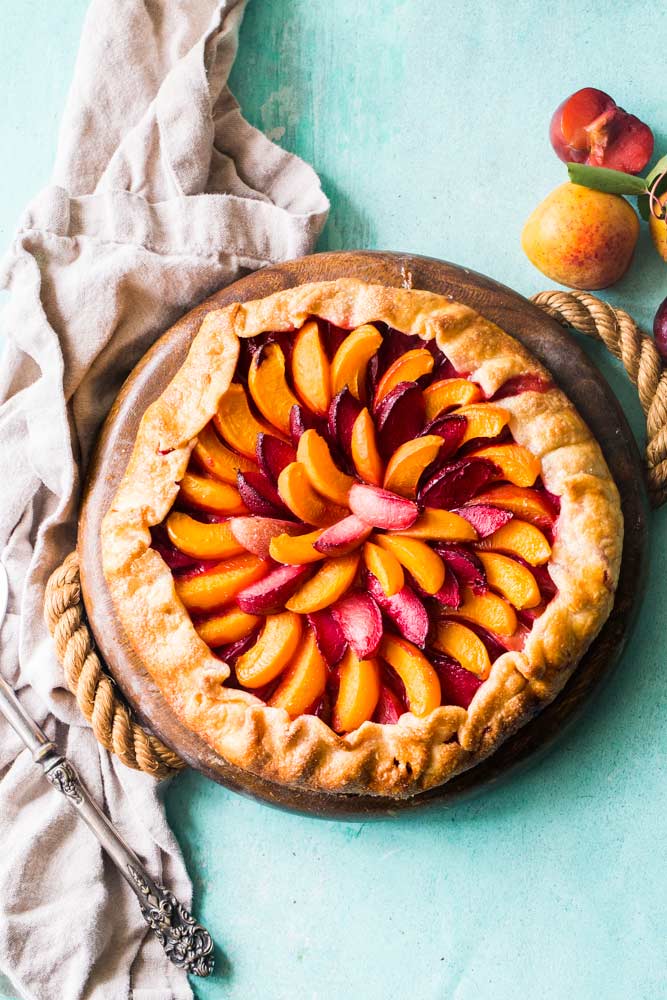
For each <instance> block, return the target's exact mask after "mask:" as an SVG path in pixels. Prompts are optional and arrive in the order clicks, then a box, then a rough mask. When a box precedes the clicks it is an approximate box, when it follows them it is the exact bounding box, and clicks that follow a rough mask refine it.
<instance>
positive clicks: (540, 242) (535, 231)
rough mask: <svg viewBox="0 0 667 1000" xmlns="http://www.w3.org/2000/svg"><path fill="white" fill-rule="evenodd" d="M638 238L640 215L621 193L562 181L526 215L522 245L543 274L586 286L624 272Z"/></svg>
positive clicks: (604, 283)
mask: <svg viewBox="0 0 667 1000" xmlns="http://www.w3.org/2000/svg"><path fill="white" fill-rule="evenodd" d="M638 237H639V219H638V217H637V214H636V212H635V211H634V209H632V208H631V207H630V205H629V204H628V202H627V201H625V199H624V198H621V197H619V196H618V195H615V194H606V193H605V192H602V191H593V190H592V189H591V188H587V187H583V186H582V185H579V184H570V183H565V184H561V185H560V187H557V188H556V189H555V190H554V191H552V192H551V194H550V195H547V197H546V198H545V199H544V201H543V202H541V204H539V205H538V206H537V208H536V209H535V211H534V212H533V214H532V215H531V216H530V217H529V218H528V221H527V222H526V225H525V226H524V229H523V233H522V234H521V244H522V246H523V249H524V251H525V253H526V255H527V257H528V258H529V260H530V261H531V262H532V263H533V264H534V265H535V267H537V268H538V269H539V270H540V271H542V273H543V274H546V276H547V277H548V278H551V279H553V280H554V281H558V282H560V284H562V285H569V286H570V287H571V288H586V289H591V288H607V287H608V286H609V285H613V284H614V282H615V281H618V279H619V278H620V277H622V275H624V274H625V272H626V271H627V269H628V267H629V265H630V261H631V259H632V254H633V252H634V249H635V245H636V243H637V239H638Z"/></svg>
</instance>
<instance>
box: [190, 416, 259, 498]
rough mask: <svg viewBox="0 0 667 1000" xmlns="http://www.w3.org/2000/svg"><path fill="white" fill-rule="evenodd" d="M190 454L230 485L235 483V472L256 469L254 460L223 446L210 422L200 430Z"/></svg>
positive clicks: (208, 470)
mask: <svg viewBox="0 0 667 1000" xmlns="http://www.w3.org/2000/svg"><path fill="white" fill-rule="evenodd" d="M192 454H193V455H194V456H195V458H196V460H197V462H198V463H199V465H200V466H201V468H202V469H205V470H206V472H210V474H211V475H212V476H215V478H216V479H220V480H221V481H222V482H223V483H231V485H232V486H235V485H236V474H237V472H252V471H257V466H256V465H255V463H254V462H251V461H250V459H248V458H245V457H244V456H243V455H237V454H236V452H234V451H230V450H229V448H226V447H225V446H224V444H223V443H222V441H221V440H220V438H219V437H218V435H217V434H216V433H215V430H214V429H213V427H212V426H211V424H207V425H206V427H203V428H202V429H201V430H200V432H199V434H198V435H197V443H196V444H195V446H194V449H193V452H192Z"/></svg>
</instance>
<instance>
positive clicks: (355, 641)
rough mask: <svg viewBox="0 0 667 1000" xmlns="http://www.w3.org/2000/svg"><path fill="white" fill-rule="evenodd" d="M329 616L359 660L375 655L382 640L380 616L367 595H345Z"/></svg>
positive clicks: (373, 602) (355, 593)
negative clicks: (336, 624) (331, 616)
mask: <svg viewBox="0 0 667 1000" xmlns="http://www.w3.org/2000/svg"><path fill="white" fill-rule="evenodd" d="M331 614H332V615H333V618H334V620H335V621H336V622H337V623H338V626H339V627H340V630H341V632H342V633H343V635H344V636H345V639H346V640H347V642H348V643H349V644H350V646H351V647H352V649H353V650H354V652H355V653H356V655H357V656H358V657H359V659H360V660H365V659H367V658H368V657H369V656H373V655H374V654H375V652H376V651H377V648H378V646H379V645H380V640H381V639H382V615H381V614H380V609H379V608H378V606H377V604H376V603H375V601H374V600H373V598H372V597H371V596H370V595H369V594H365V593H363V592H362V591H354V592H352V593H349V594H347V595H346V596H345V597H343V598H341V600H340V601H337V602H336V604H334V605H333V607H332V608H331Z"/></svg>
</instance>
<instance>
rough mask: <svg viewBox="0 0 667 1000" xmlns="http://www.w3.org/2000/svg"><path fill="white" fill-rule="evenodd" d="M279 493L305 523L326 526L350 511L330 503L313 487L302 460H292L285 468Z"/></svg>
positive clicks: (280, 479)
mask: <svg viewBox="0 0 667 1000" xmlns="http://www.w3.org/2000/svg"><path fill="white" fill-rule="evenodd" d="M278 493H279V494H280V496H281V498H282V499H283V500H284V502H285V503H286V504H287V506H288V507H289V509H290V510H291V511H292V513H293V514H296V516H297V517H298V518H299V520H300V521H303V522H304V524H314V525H316V526H317V527H323V528H326V527H328V526H329V525H330V524H334V523H335V522H336V521H340V520H342V518H344V517H345V516H346V515H347V513H348V511H347V510H345V508H344V507H338V506H336V505H335V504H332V503H328V502H327V501H326V500H325V499H324V497H322V496H321V495H320V494H319V493H317V492H316V491H315V490H314V489H313V487H312V485H311V482H310V478H309V476H308V473H307V471H306V467H305V465H304V464H303V463H302V462H292V463H291V464H290V465H288V466H286V468H284V469H283V471H282V472H281V473H280V475H279V477H278Z"/></svg>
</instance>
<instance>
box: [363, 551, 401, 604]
mask: <svg viewBox="0 0 667 1000" xmlns="http://www.w3.org/2000/svg"><path fill="white" fill-rule="evenodd" d="M364 562H365V563H366V568H367V569H368V570H369V572H371V573H372V574H373V576H375V577H377V579H378V581H379V583H380V586H381V587H382V590H383V592H384V594H385V596H386V597H393V596H394V594H397V593H398V592H399V590H402V589H403V584H404V583H405V574H404V572H403V567H402V566H401V564H400V562H399V561H398V559H397V558H396V556H395V555H394V554H393V552H390V551H389V549H383V548H381V547H380V546H379V545H375V543H374V542H366V544H365V545H364Z"/></svg>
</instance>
